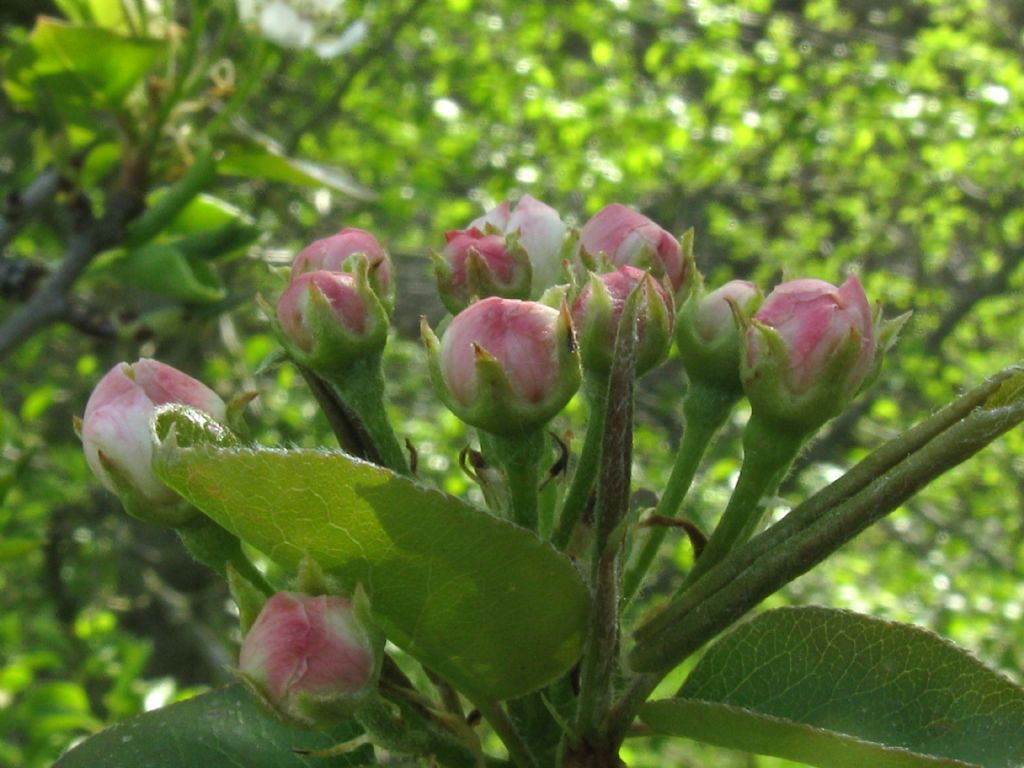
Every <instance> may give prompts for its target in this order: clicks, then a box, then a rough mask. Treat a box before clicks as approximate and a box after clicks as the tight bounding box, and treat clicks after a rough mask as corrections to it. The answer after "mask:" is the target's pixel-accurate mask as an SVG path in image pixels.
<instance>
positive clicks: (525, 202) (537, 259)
mask: <svg viewBox="0 0 1024 768" xmlns="http://www.w3.org/2000/svg"><path fill="white" fill-rule="evenodd" d="M469 228H470V229H478V230H480V231H481V232H483V233H484V234H492V233H493V234H498V235H503V236H505V237H506V238H510V237H511V236H513V235H514V236H515V237H516V243H517V244H518V245H519V247H521V248H522V249H523V251H524V252H525V253H526V255H527V257H528V258H529V260H530V275H531V277H530V290H529V291H528V292H527V293H526V294H524V295H523V296H522V297H521V298H531V299H537V298H539V297H540V296H541V294H543V293H544V291H546V290H547V289H548V288H550V287H551V286H553V285H557V284H558V283H561V282H564V281H563V280H562V272H563V269H562V259H563V254H562V250H563V247H564V246H565V242H566V234H567V232H568V226H567V225H566V224H565V222H564V221H562V219H561V217H560V216H559V215H558V211H556V210H555V209H554V208H552V207H551V206H550V205H546V204H544V203H542V202H541V201H540V200H537V199H536V198H534V197H531V196H530V195H523V196H522V197H521V198H519V202H518V203H516V205H515V207H514V208H513V207H512V203H510V202H509V201H508V200H506V201H505V202H503V203H502V204H501V205H499V206H498V207H496V208H493V209H491V210H490V211H488V212H487V213H486V214H484V215H483V216H480V217H479V218H477V219H474V220H473V222H472V223H471V224H470V225H469Z"/></svg>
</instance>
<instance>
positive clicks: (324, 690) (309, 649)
mask: <svg viewBox="0 0 1024 768" xmlns="http://www.w3.org/2000/svg"><path fill="white" fill-rule="evenodd" d="M360 613H361V612H360V611H359V610H357V607H356V606H353V603H352V602H350V601H349V600H347V599H346V598H344V597H337V596H333V595H319V596H312V595H305V594H301V593H298V592H279V593H277V594H276V595H274V596H273V597H271V598H270V599H269V600H267V602H266V604H265V605H264V606H263V610H262V611H260V613H259V616H257V618H256V621H255V622H254V623H253V625H252V627H251V628H250V629H249V631H248V633H246V635H245V639H244V640H243V641H242V650H241V654H240V657H239V664H238V666H239V673H240V675H241V678H242V680H243V681H244V682H245V683H246V684H247V685H248V686H249V688H251V689H252V690H253V691H254V692H255V693H256V694H257V695H258V696H259V697H260V698H261V699H262V700H263V701H264V703H265V704H266V705H268V706H269V707H270V708H271V709H272V710H273V711H275V712H276V713H277V714H279V715H280V716H281V717H283V718H284V719H285V720H288V721H290V722H292V723H295V724H298V725H302V726H306V727H329V726H331V725H336V724H338V723H340V722H341V721H343V720H346V719H347V718H349V717H351V716H352V714H353V712H354V711H355V710H356V709H357V708H358V707H359V705H360V704H362V703H363V702H364V701H365V700H366V699H367V697H368V696H370V695H371V694H372V693H373V692H374V691H375V690H376V685H377V677H378V675H379V673H380V665H381V662H382V660H383V639H382V638H381V637H379V636H378V633H377V632H376V631H375V630H374V628H373V627H372V624H371V623H370V622H369V620H368V618H369V617H368V616H365V615H362V616H361V615H359V614H360Z"/></svg>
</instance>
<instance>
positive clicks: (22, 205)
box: [0, 168, 60, 249]
mask: <svg viewBox="0 0 1024 768" xmlns="http://www.w3.org/2000/svg"><path fill="white" fill-rule="evenodd" d="M58 189H60V174H59V173H57V169H56V168H47V169H46V170H44V171H43V172H42V173H40V174H39V175H38V176H36V178H35V179H33V180H32V183H31V184H29V185H28V186H27V187H26V188H25V191H24V192H12V193H11V194H10V195H8V197H7V200H6V202H5V205H4V210H3V212H2V213H0V249H3V248H6V247H7V244H8V243H10V242H11V240H13V239H14V236H15V235H16V234H18V232H19V231H20V230H21V228H22V227H23V226H25V224H27V223H28V222H29V221H30V220H31V219H32V217H33V216H35V215H36V214H37V213H39V211H41V210H42V209H43V208H45V207H46V206H47V205H49V204H50V202H51V201H52V200H53V198H54V197H55V196H56V194H57V190H58Z"/></svg>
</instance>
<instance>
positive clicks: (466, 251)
mask: <svg viewBox="0 0 1024 768" xmlns="http://www.w3.org/2000/svg"><path fill="white" fill-rule="evenodd" d="M445 238H446V239H447V240H448V245H447V246H445V249H444V251H442V252H441V253H435V254H433V260H434V275H435V277H436V278H437V287H438V293H439V294H440V296H441V301H443V302H444V305H445V306H446V307H447V308H448V311H449V312H451V313H452V314H453V315H454V314H458V313H459V312H461V311H462V310H464V309H465V308H466V307H468V306H469V304H470V302H472V301H474V300H476V299H482V298H486V297H488V296H501V297H502V298H506V299H525V298H527V297H528V296H529V295H530V277H531V274H532V270H531V267H530V259H529V257H528V256H527V255H526V251H524V250H523V249H522V247H520V246H519V244H518V241H517V238H516V237H515V236H514V235H512V236H509V237H508V238H505V237H504V236H503V235H496V234H490V235H488V234H484V233H483V232H482V231H481V230H479V229H477V228H475V227H473V228H470V229H462V230H457V231H454V232H448V233H446V234H445Z"/></svg>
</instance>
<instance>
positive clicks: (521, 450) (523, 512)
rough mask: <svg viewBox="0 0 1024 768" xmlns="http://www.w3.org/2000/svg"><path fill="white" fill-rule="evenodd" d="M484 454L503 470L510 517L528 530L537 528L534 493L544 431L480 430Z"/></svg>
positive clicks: (536, 490) (542, 452)
mask: <svg viewBox="0 0 1024 768" xmlns="http://www.w3.org/2000/svg"><path fill="white" fill-rule="evenodd" d="M480 447H481V448H482V449H483V453H484V456H485V457H486V458H487V459H488V460H489V461H491V462H492V463H494V464H496V465H497V466H499V467H501V468H502V469H503V470H504V471H505V480H506V482H507V484H508V496H509V502H510V504H511V513H512V520H513V521H514V522H515V523H516V524H517V525H521V526H523V527H524V528H527V529H529V530H531V531H536V530H537V495H538V486H539V484H540V472H539V470H538V467H539V465H540V460H541V457H542V456H543V455H544V432H543V430H536V431H533V432H525V433H523V434H520V435H514V436H510V435H496V434H493V433H491V432H485V431H483V430H481V431H480Z"/></svg>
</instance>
